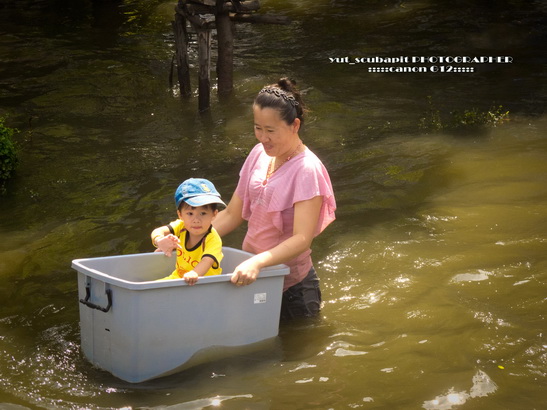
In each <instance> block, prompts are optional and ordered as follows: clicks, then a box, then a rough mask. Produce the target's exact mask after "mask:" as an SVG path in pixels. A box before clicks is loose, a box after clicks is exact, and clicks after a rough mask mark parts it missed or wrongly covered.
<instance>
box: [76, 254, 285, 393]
mask: <svg viewBox="0 0 547 410" xmlns="http://www.w3.org/2000/svg"><path fill="white" fill-rule="evenodd" d="M223 253H224V259H223V260H222V264H221V266H222V269H223V272H225V273H223V274H222V275H217V276H206V277H201V278H200V279H199V280H198V282H197V284H196V285H194V286H188V285H187V284H186V282H184V280H182V279H176V280H165V281H156V279H159V278H162V277H165V276H167V275H169V274H170V273H171V272H172V271H173V269H174V266H175V257H172V258H168V257H166V256H165V255H163V254H162V253H143V254H136V255H123V256H107V257H101V258H88V259H77V260H74V261H72V267H73V268H74V269H75V270H76V271H78V293H79V299H80V329H81V345H82V351H83V353H84V355H85V357H86V358H87V359H88V360H89V361H90V362H91V363H93V364H94V365H95V366H97V367H99V368H101V369H103V370H106V371H108V372H110V373H112V374H113V375H114V376H116V377H118V378H120V379H122V380H125V381H128V382H132V383H139V382H143V381H145V380H150V379H154V378H157V377H161V376H165V375H168V374H172V373H175V372H177V371H180V370H182V369H185V368H188V367H190V366H193V365H196V364H198V363H201V362H203V361H206V360H208V359H210V358H213V357H214V358H218V357H219V355H218V353H219V352H224V353H229V352H230V349H223V347H233V346H245V345H250V344H254V343H257V342H260V341H264V340H266V339H270V338H273V337H275V336H277V334H278V331H279V314H280V308H281V294H282V289H283V279H284V276H285V275H287V274H288V273H289V268H288V267H287V266H285V265H277V266H272V267H269V268H266V269H263V270H262V271H261V272H260V275H259V278H258V280H257V281H256V282H254V283H253V284H252V285H249V286H243V287H237V286H235V285H233V284H232V283H231V282H230V278H231V272H233V270H234V269H235V267H236V266H237V265H238V264H239V263H241V262H242V261H244V260H246V259H248V258H249V257H251V256H252V255H251V254H250V253H247V252H243V251H241V250H237V249H232V248H228V247H224V248H223ZM212 351H215V352H216V354H207V353H206V352H212Z"/></svg>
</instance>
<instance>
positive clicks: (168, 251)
mask: <svg viewBox="0 0 547 410" xmlns="http://www.w3.org/2000/svg"><path fill="white" fill-rule="evenodd" d="M156 246H157V247H158V249H159V250H160V251H161V252H163V253H164V254H165V255H167V256H169V257H171V255H172V254H173V251H174V250H175V249H177V248H182V247H181V246H180V239H179V238H177V237H176V236H175V235H173V234H169V235H166V236H164V237H163V238H158V239H156Z"/></svg>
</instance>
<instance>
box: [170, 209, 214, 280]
mask: <svg viewBox="0 0 547 410" xmlns="http://www.w3.org/2000/svg"><path fill="white" fill-rule="evenodd" d="M167 226H168V227H169V230H170V231H171V233H172V234H173V235H175V236H176V237H177V238H179V239H180V243H181V247H182V249H177V266H176V268H175V270H174V271H173V273H171V275H169V276H167V277H165V278H162V280H163V279H180V278H182V277H183V276H184V274H185V273H186V272H190V271H191V270H192V269H194V268H195V267H196V265H197V264H198V263H199V262H201V260H202V259H203V257H204V256H207V257H209V258H212V259H213V260H214V261H215V262H214V263H213V266H211V268H210V269H209V270H208V271H207V272H206V273H205V275H204V276H212V275H220V274H221V273H222V268H221V267H220V262H221V261H222V258H223V257H224V255H223V254H222V239H220V235H219V234H218V232H217V231H216V229H215V228H213V227H212V226H211V227H210V228H209V231H208V232H207V233H206V234H205V236H204V237H203V238H202V239H201V241H200V242H199V243H198V244H197V245H196V246H194V247H193V248H191V249H188V247H187V245H186V244H187V241H188V231H187V230H186V229H185V228H184V222H183V221H182V220H180V219H177V220H176V221H174V222H171V223H170V224H169V225H167Z"/></svg>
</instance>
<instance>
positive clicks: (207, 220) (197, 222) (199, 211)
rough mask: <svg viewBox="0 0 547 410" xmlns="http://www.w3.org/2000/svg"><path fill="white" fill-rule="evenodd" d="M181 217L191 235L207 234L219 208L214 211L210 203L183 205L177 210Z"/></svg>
mask: <svg viewBox="0 0 547 410" xmlns="http://www.w3.org/2000/svg"><path fill="white" fill-rule="evenodd" d="M177 214H178V216H179V218H180V219H181V220H182V221H183V222H184V227H185V228H186V230H187V231H188V232H189V233H190V235H196V236H197V235H205V233H206V232H207V231H208V230H209V227H210V226H211V224H212V223H213V220H214V219H215V217H216V216H217V214H218V210H215V211H213V210H212V209H211V207H210V206H209V205H204V206H198V207H197V208H194V207H192V206H188V205H183V206H182V208H181V209H180V210H178V211H177Z"/></svg>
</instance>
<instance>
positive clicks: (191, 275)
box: [183, 256, 215, 286]
mask: <svg viewBox="0 0 547 410" xmlns="http://www.w3.org/2000/svg"><path fill="white" fill-rule="evenodd" d="M214 263H215V260H214V259H213V258H210V257H208V256H204V257H203V258H202V259H201V261H200V262H199V263H198V264H197V265H196V267H195V268H194V269H192V270H191V271H190V272H186V273H185V274H184V276H183V279H184V280H185V281H186V283H188V285H190V286H192V285H195V284H196V282H197V281H198V278H199V277H200V276H203V275H205V274H206V273H207V271H208V270H209V269H211V266H213V264H214Z"/></svg>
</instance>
